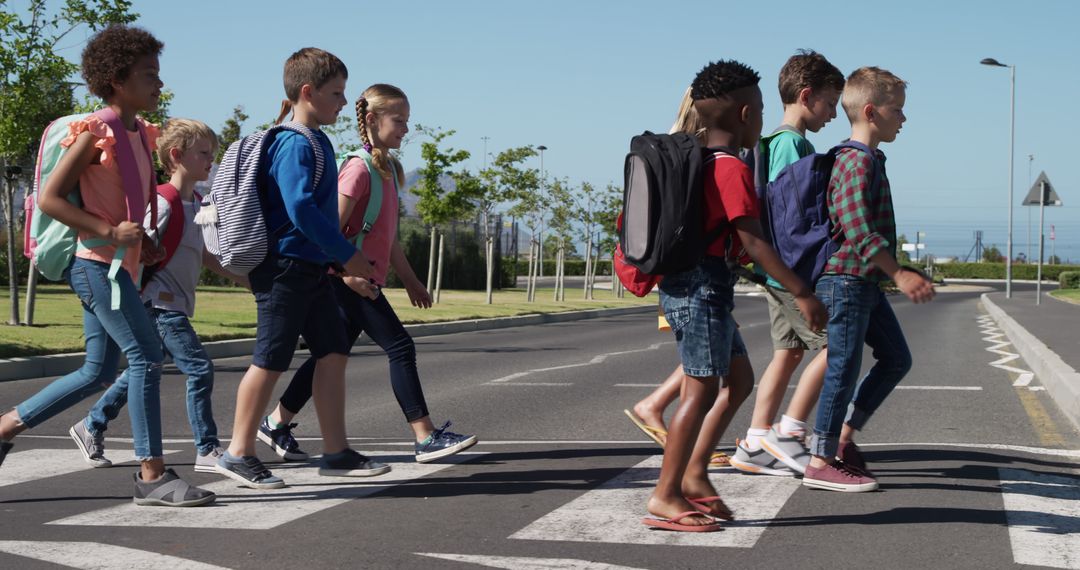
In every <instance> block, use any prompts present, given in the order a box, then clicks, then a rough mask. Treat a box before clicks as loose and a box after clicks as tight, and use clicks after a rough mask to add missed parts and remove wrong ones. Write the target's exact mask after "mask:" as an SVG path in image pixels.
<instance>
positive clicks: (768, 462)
mask: <svg viewBox="0 0 1080 570" xmlns="http://www.w3.org/2000/svg"><path fill="white" fill-rule="evenodd" d="M731 466H732V467H734V468H736V469H738V470H739V471H742V472H744V473H752V474H755V475H773V476H776V477H794V476H795V472H794V471H792V470H791V469H789V468H788V466H786V465H784V464H783V463H782V462H781V461H780V460H779V459H777V458H775V457H773V456H772V455H769V452H767V451H765V449H764V448H762V449H758V450H756V451H751V450H750V449H748V448H747V447H746V442H744V441H741V440H740V441H738V442H737V444H736V446H735V455H734V456H732V458H731Z"/></svg>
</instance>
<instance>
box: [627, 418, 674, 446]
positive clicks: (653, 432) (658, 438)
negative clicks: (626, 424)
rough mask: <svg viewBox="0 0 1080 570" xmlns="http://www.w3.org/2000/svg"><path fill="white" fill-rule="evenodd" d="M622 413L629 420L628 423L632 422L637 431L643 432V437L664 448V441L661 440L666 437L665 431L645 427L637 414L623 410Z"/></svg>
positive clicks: (648, 426)
mask: <svg viewBox="0 0 1080 570" xmlns="http://www.w3.org/2000/svg"><path fill="white" fill-rule="evenodd" d="M623 413H624V414H626V417H628V418H630V421H632V422H634V425H635V426H637V428H638V429H640V430H641V431H643V432H645V435H647V436H649V439H651V440H653V441H655V442H656V445H659V446H660V447H664V440H663V439H662V438H666V437H667V430H666V429H664V428H658V427H652V426H650V425H646V424H645V422H644V421H642V419H641V418H639V417H638V416H637V414H635V413H634V412H631V411H630V410H623Z"/></svg>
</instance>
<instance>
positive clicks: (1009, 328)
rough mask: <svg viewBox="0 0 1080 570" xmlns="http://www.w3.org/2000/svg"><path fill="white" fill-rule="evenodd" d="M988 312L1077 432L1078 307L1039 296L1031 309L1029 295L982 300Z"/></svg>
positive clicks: (1001, 295)
mask: <svg viewBox="0 0 1080 570" xmlns="http://www.w3.org/2000/svg"><path fill="white" fill-rule="evenodd" d="M982 299H983V304H984V305H985V306H986V309H987V311H988V312H989V313H990V314H991V315H992V316H993V317H994V320H996V321H997V323H998V326H1000V327H1001V329H1002V330H1003V331H1005V334H1006V335H1007V336H1008V337H1009V340H1010V341H1011V342H1012V344H1013V346H1014V347H1016V350H1017V352H1019V353H1020V356H1021V357H1022V358H1023V359H1024V361H1025V362H1026V363H1027V364H1028V366H1029V367H1030V368H1031V370H1032V372H1034V373H1035V376H1036V377H1037V378H1038V379H1039V381H1040V382H1041V383H1042V384H1043V385H1044V386H1045V387H1046V390H1047V392H1049V394H1050V396H1051V397H1053V399H1054V401H1055V402H1056V403H1057V405H1058V406H1059V407H1060V408H1061V410H1062V411H1063V412H1065V415H1066V416H1067V417H1068V418H1069V419H1070V420H1071V421H1072V422H1073V424H1075V425H1076V427H1077V428H1080V372H1077V370H1078V369H1080V335H1078V334H1077V330H1078V328H1080V327H1078V325H1080V305H1074V304H1071V303H1066V302H1064V301H1058V300H1057V299H1054V298H1053V297H1050V296H1049V295H1047V294H1045V293H1044V294H1043V298H1042V304H1040V305H1036V304H1035V292H1034V291H1013V296H1012V298H1011V299H1007V298H1006V297H1005V293H1003V292H994V293H985V294H983V296H982Z"/></svg>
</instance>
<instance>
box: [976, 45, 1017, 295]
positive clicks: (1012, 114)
mask: <svg viewBox="0 0 1080 570" xmlns="http://www.w3.org/2000/svg"><path fill="white" fill-rule="evenodd" d="M979 63H981V64H983V65H989V66H992V67H1007V68H1009V71H1010V77H1011V91H1010V93H1011V95H1010V97H1009V99H1010V105H1009V106H1010V111H1009V235H1008V238H1007V242H1006V243H1007V245H1006V252H1007V253H1006V255H1007V257H1006V258H1005V297H1006V298H1012V263H1013V166H1014V164H1013V162H1014V161H1013V154H1014V151H1013V149H1014V146H1015V144H1016V66H1015V65H1006V64H1004V63H1001V62H999V61H998V60H996V59H994V58H992V57H988V58H985V59H983V60H982V61H980V62H979Z"/></svg>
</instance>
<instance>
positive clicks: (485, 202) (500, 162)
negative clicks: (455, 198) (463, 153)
mask: <svg viewBox="0 0 1080 570" xmlns="http://www.w3.org/2000/svg"><path fill="white" fill-rule="evenodd" d="M534 156H536V151H535V150H534V149H533V147H531V146H522V147H517V148H510V149H507V150H504V151H502V152H500V153H499V154H498V156H496V157H495V160H494V162H492V164H491V166H489V167H487V168H485V169H483V170H481V171H480V176H479V178H480V181H481V184H482V186H481V188H480V194H479V198H478V199H477V203H476V207H477V209H478V210H479V211H480V213H481V214H482V218H483V224H484V238H485V239H484V243H485V244H487V246H486V248H485V251H486V252H487V253H486V254H485V255H486V256H487V268H488V273H487V283H488V287H487V302H488V304H491V302H492V293H491V283H492V280H493V275H494V272H495V264H494V262H493V260H492V257H493V255H494V239H493V238H492V236H491V215H492V214H494V213H495V208H497V207H498V206H499V205H500V204H502V203H505V202H507V201H511V200H513V199H514V198H515V196H518V195H521V194H523V193H528V194H535V193H536V190H537V189H538V188H539V187H540V177H539V174H538V172H537V171H536V169H534V168H523V167H522V164H523V163H524V162H525V161H526V160H528V159H530V158H532V157H534Z"/></svg>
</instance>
